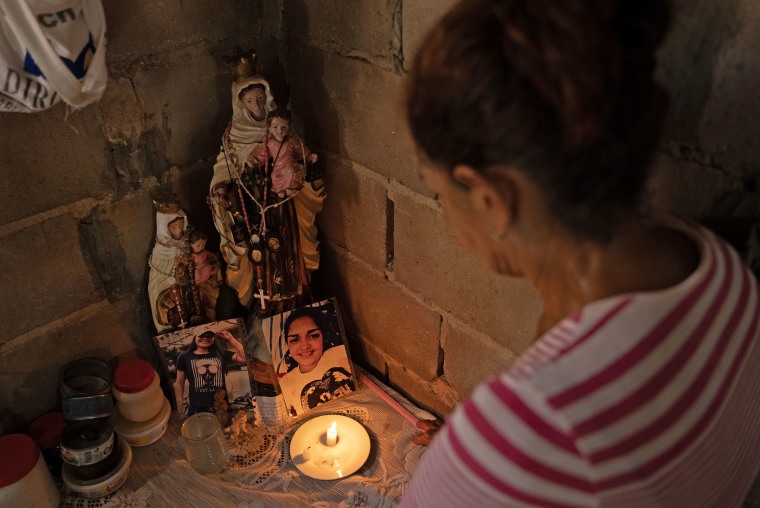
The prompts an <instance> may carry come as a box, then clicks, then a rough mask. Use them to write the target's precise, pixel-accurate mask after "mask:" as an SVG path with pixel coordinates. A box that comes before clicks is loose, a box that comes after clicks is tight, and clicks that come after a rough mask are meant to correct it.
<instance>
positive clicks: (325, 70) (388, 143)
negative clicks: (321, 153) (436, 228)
mask: <svg viewBox="0 0 760 508" xmlns="http://www.w3.org/2000/svg"><path fill="white" fill-rule="evenodd" d="M288 62H289V64H288V67H289V69H290V75H291V76H297V78H294V79H292V80H291V87H292V88H291V94H292V105H293V111H294V114H295V115H296V116H297V117H299V118H302V119H303V122H304V125H305V129H304V135H305V138H304V139H305V141H306V142H307V143H309V144H310V146H313V145H319V146H321V147H323V148H325V149H327V150H329V151H331V152H334V153H337V154H338V155H340V156H342V157H343V158H345V159H349V160H351V161H353V162H355V163H357V164H360V165H362V166H364V167H366V168H369V169H371V170H372V171H375V172H376V173H379V174H381V175H383V176H385V177H387V178H390V179H394V180H398V181H399V182H401V183H403V184H404V185H406V186H407V187H410V188H412V189H414V190H417V191H419V192H427V191H426V190H425V188H424V185H423V183H422V181H421V180H420V178H419V176H418V175H417V162H416V158H415V152H414V148H413V144H412V140H411V136H410V135H409V133H408V128H407V126H406V120H405V115H404V110H403V107H402V94H403V78H402V77H401V76H397V75H395V74H393V73H391V72H387V71H384V70H383V69H381V68H379V67H377V66H374V65H372V64H369V63H366V62H362V61H360V60H357V59H354V58H346V57H341V56H337V55H334V54H331V53H329V52H325V51H319V50H315V49H311V48H306V47H304V46H301V45H295V46H293V47H291V48H290V53H289V60H288Z"/></svg>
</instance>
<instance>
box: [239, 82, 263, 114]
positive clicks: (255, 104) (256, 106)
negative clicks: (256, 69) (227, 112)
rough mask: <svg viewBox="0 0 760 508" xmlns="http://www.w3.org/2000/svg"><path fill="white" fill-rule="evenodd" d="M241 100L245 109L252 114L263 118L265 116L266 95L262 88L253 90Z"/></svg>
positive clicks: (246, 93)
mask: <svg viewBox="0 0 760 508" xmlns="http://www.w3.org/2000/svg"><path fill="white" fill-rule="evenodd" d="M240 99H241V100H242V101H243V106H245V109H247V110H248V111H250V112H251V114H253V115H255V116H258V117H261V116H264V101H265V99H266V94H265V93H264V90H262V89H261V88H253V89H251V90H248V91H247V92H245V93H244V94H243V95H242V97H240Z"/></svg>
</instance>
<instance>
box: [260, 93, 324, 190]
mask: <svg viewBox="0 0 760 508" xmlns="http://www.w3.org/2000/svg"><path fill="white" fill-rule="evenodd" d="M291 119H292V114H291V112H290V110H288V109H284V108H277V109H274V110H272V111H270V112H269V114H267V136H266V140H265V142H264V144H262V145H261V147H259V149H258V150H256V152H255V153H254V157H255V159H256V162H257V163H258V164H259V165H261V166H263V165H267V166H269V165H271V174H270V178H271V181H272V192H274V193H275V194H278V195H280V196H284V195H286V194H288V195H289V194H293V193H295V192H296V191H297V190H299V189H300V188H301V186H302V185H303V178H304V176H305V167H304V165H305V164H306V163H307V162H308V163H310V164H314V163H315V162H317V154H315V153H312V151H311V150H309V149H308V148H307V147H306V146H304V145H303V143H301V142H300V141H299V139H298V138H297V137H296V136H291V135H290V122H291Z"/></svg>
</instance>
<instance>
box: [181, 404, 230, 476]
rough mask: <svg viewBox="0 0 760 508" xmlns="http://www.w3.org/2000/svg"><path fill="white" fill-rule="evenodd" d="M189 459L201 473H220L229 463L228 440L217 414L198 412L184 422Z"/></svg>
mask: <svg viewBox="0 0 760 508" xmlns="http://www.w3.org/2000/svg"><path fill="white" fill-rule="evenodd" d="M182 441H183V443H184V446H185V455H186V456H187V461H188V462H189V463H190V465H191V466H192V468H193V469H195V470H196V471H198V473H200V474H204V475H205V474H213V473H218V472H219V471H221V470H222V469H224V467H225V466H226V465H227V456H228V452H227V441H226V440H225V439H224V433H223V432H222V426H221V425H220V424H219V420H218V419H217V418H216V416H215V415H213V414H211V413H197V414H194V415H193V416H191V417H189V418H188V419H187V420H185V422H184V423H183V424H182Z"/></svg>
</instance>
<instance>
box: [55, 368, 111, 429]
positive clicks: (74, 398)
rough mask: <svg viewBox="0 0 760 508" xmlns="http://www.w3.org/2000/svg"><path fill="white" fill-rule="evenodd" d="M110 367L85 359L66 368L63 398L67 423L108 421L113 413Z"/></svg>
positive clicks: (62, 385)
mask: <svg viewBox="0 0 760 508" xmlns="http://www.w3.org/2000/svg"><path fill="white" fill-rule="evenodd" d="M112 381H113V376H112V374H111V369H110V368H109V367H108V365H107V364H106V363H105V362H103V361H101V360H98V359H96V358H82V359H79V360H74V361H73V362H70V363H68V364H67V365H66V366H65V367H64V368H63V379H62V380H61V398H62V406H63V417H64V418H65V419H66V420H67V421H75V420H90V419H93V418H106V417H108V416H110V415H111V413H112V412H113V396H112V394H111V383H112Z"/></svg>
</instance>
